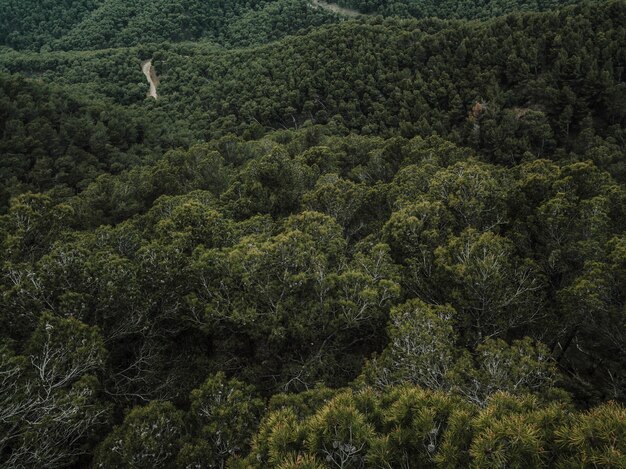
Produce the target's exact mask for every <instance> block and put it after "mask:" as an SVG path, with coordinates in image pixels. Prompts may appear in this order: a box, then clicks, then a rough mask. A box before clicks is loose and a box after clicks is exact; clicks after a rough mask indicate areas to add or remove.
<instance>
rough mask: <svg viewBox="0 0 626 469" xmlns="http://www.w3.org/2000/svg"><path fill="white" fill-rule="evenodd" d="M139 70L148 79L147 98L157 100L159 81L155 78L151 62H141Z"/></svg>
mask: <svg viewBox="0 0 626 469" xmlns="http://www.w3.org/2000/svg"><path fill="white" fill-rule="evenodd" d="M141 70H142V71H143V74H144V75H145V76H146V78H147V79H148V83H150V91H148V96H151V97H153V98H154V99H157V97H158V95H157V86H159V79H158V78H157V76H156V72H155V71H154V67H153V66H152V60H146V61H145V62H143V63H142V64H141Z"/></svg>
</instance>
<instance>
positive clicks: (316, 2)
mask: <svg viewBox="0 0 626 469" xmlns="http://www.w3.org/2000/svg"><path fill="white" fill-rule="evenodd" d="M311 5H313V6H315V7H317V8H323V9H324V10H328V11H331V12H333V13H337V14H338V15H343V16H350V17H352V18H356V17H357V16H363V13H360V12H358V11H356V10H351V9H350V8H344V7H340V6H339V5H335V4H334V3H328V2H324V1H322V0H311Z"/></svg>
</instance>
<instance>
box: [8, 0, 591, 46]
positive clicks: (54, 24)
mask: <svg viewBox="0 0 626 469" xmlns="http://www.w3.org/2000/svg"><path fill="white" fill-rule="evenodd" d="M323 3H326V2H322V4H323ZM338 3H339V4H340V5H344V6H348V7H352V8H355V9H357V10H360V11H363V12H367V13H376V14H383V15H386V16H389V15H401V16H413V17H416V18H427V17H436V18H442V19H446V18H488V17H493V16H498V15H502V14H506V13H512V12H516V11H542V10H546V9H550V8H555V7H557V6H562V5H566V4H572V3H579V1H578V0H540V1H528V0H516V1H512V2H511V1H502V0H491V1H488V2H472V1H465V2H458V1H445V2H439V1H430V0H429V1H418V0H401V1H391V2H388V1H373V0H367V1H363V0H343V1H342V0H340V1H339V2H338ZM340 19H342V15H341V14H335V13H334V12H333V11H331V10H330V9H328V8H327V9H325V8H323V7H320V6H319V2H318V3H315V2H311V1H310V0H205V1H202V0H134V1H132V2H129V1H125V0H72V1H66V2H58V1H56V0H43V1H42V0H0V45H6V46H9V47H13V48H15V49H28V50H35V51H39V50H43V51H48V50H51V49H52V50H94V49H104V48H110V47H128V46H134V45H137V44H142V43H146V42H165V41H167V42H180V41H194V40H200V39H202V40H207V41H212V42H215V43H217V44H220V45H223V46H230V47H232V46H246V45H251V44H259V43H266V42H270V41H272V40H276V39H278V38H280V37H284V36H286V35H289V34H293V33H295V32H297V31H300V30H303V29H307V28H310V27H316V26H319V25H321V24H327V23H334V22H337V21H339V20H340Z"/></svg>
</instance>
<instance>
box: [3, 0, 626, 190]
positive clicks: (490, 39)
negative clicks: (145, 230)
mask: <svg viewBox="0 0 626 469" xmlns="http://www.w3.org/2000/svg"><path fill="white" fill-rule="evenodd" d="M528 31H532V32H533V33H532V34H528ZM625 42H626V7H625V4H624V3H623V2H611V3H608V4H606V5H601V6H600V5H598V6H579V7H570V8H567V9H565V10H563V11H561V12H554V13H544V14H523V15H513V16H508V17H504V18H501V19H496V20H493V21H490V22H486V23H477V22H474V23H469V24H466V23H460V22H448V21H442V20H423V21H417V20H399V19H388V20H384V21H383V20H381V19H376V18H367V19H362V20H360V21H356V22H355V21H350V22H345V23H342V24H340V25H332V26H325V27H322V28H320V29H318V30H316V31H313V32H310V33H308V34H303V35H299V36H296V37H290V38H286V39H283V40H281V41H279V42H276V43H273V44H270V45H266V46H262V47H253V48H249V49H242V50H236V51H224V50H220V49H216V48H214V47H210V46H206V45H194V44H184V45H177V46H174V45H166V46H158V45H152V46H140V47H137V48H132V49H115V50H105V51H99V52H81V53H76V52H55V53H48V54H32V53H18V52H5V53H3V54H0V70H1V69H4V70H6V71H8V72H12V73H16V72H21V73H25V74H28V75H29V76H32V77H40V78H42V79H43V80H45V81H48V82H50V83H53V84H55V85H57V86H59V85H60V86H63V87H65V88H66V89H68V90H73V93H74V94H80V95H81V96H88V97H90V98H91V99H90V100H91V101H92V102H93V105H94V106H95V107H96V108H98V107H102V104H99V103H101V101H102V100H103V98H106V101H107V102H109V103H117V104H121V105H125V106H126V109H125V110H124V113H126V114H129V113H130V114H133V115H135V116H136V118H135V120H137V121H145V120H149V121H150V127H149V128H150V130H149V132H148V133H150V134H152V135H160V136H161V137H159V141H160V142H162V143H163V144H164V145H166V148H172V147H174V146H176V145H189V144H191V143H194V142H198V141H202V140H206V139H211V138H216V137H220V136H223V135H227V134H229V133H235V134H238V135H243V136H246V137H247V138H258V137H260V136H262V135H264V134H265V133H266V132H268V131H272V130H275V129H288V128H298V127H300V126H303V125H310V124H329V125H331V126H332V127H333V128H335V129H336V131H337V132H339V133H347V132H358V133H360V134H364V135H380V136H386V137H389V136H394V135H400V136H403V137H409V138H410V137H412V136H415V135H429V134H430V133H431V132H436V133H438V134H439V135H441V136H444V137H446V138H447V139H449V140H451V141H453V142H455V143H457V144H462V145H466V146H470V147H472V148H474V149H475V150H476V151H479V152H480V153H481V154H482V155H484V157H485V158H488V159H489V160H490V161H493V162H498V163H504V164H511V163H515V162H518V161H521V160H522V159H523V158H526V157H527V156H528V155H531V156H532V157H550V156H552V155H555V154H558V153H559V152H563V151H565V152H575V153H584V152H585V151H586V150H587V149H588V148H589V147H590V145H592V144H593V142H594V141H595V139H601V140H602V141H603V142H604V144H603V145H604V150H603V153H602V155H600V154H599V153H598V154H594V156H593V158H594V160H595V161H597V162H598V164H601V165H602V167H604V168H607V169H610V170H611V172H612V173H613V174H614V176H615V177H617V178H619V179H620V180H622V181H623V180H625V179H626V171H625V170H624V163H623V159H622V157H621V152H620V150H619V145H618V146H615V144H616V143H617V142H619V141H621V140H623V138H624V130H623V125H622V124H623V122H624V119H626V114H625V113H626V101H625V97H624V83H623V79H624V72H623V67H624V64H625V63H626V59H625V55H624V54H625V49H624V47H622V46H623V44H624V43H625ZM148 57H152V58H153V64H154V65H155V67H156V70H157V73H158V75H159V77H160V83H161V84H160V88H159V95H160V97H159V100H158V101H156V102H147V101H146V92H147V90H148V84H147V82H146V80H145V77H144V76H143V74H142V72H141V67H140V64H141V61H142V60H145V59H146V58H148ZM31 99H33V98H31ZM34 99H35V100H37V99H36V98H34ZM109 105H110V104H109ZM10 109H11V108H9V109H8V110H7V112H9V115H10V118H11V120H12V121H14V120H16V121H19V125H20V126H22V127H23V128H25V127H26V126H27V125H28V123H29V119H28V118H27V117H26V116H27V115H28V114H26V115H23V113H22V114H19V113H18V114H14V115H11V113H17V112H18V110H17V109H15V110H13V111H11V110H10ZM15 125H18V124H17V123H16V124H15ZM9 137H10V135H9V134H8V133H5V137H4V138H9ZM54 145H55V144H52V145H51V144H50V143H48V145H47V146H48V151H52V152H63V151H65V150H62V149H58V148H52V147H53V146H54ZM32 155H34V154H33V153H31V156H30V157H29V159H30V160H31V161H33V165H34V157H33V156H32ZM105 159H106V158H105ZM35 166H36V165H35ZM14 173H15V170H12V171H11V172H9V174H14ZM20 174H21V173H20ZM5 180H6V179H5ZM15 181H16V182H21V183H25V182H26V181H25V180H24V179H23V178H21V177H17V180H15ZM26 184H27V185H26V186H24V187H33V186H32V178H31V182H28V183H26ZM34 187H39V188H45V187H47V186H34ZM13 193H15V192H13Z"/></svg>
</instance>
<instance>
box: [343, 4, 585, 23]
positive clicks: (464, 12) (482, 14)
mask: <svg viewBox="0 0 626 469" xmlns="http://www.w3.org/2000/svg"><path fill="white" fill-rule="evenodd" d="M574 3H580V2H578V1H577V0H480V1H476V0H337V4H338V5H341V6H344V7H348V8H353V9H355V10H357V11H360V12H362V13H366V14H378V15H384V16H391V15H398V16H412V17H414V18H429V17H436V18H449V19H453V18H457V19H458V18H465V19H474V18H492V17H494V16H500V15H504V14H506V13H512V12H528V11H545V10H551V9H555V8H558V7H562V6H564V5H571V4H574Z"/></svg>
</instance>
